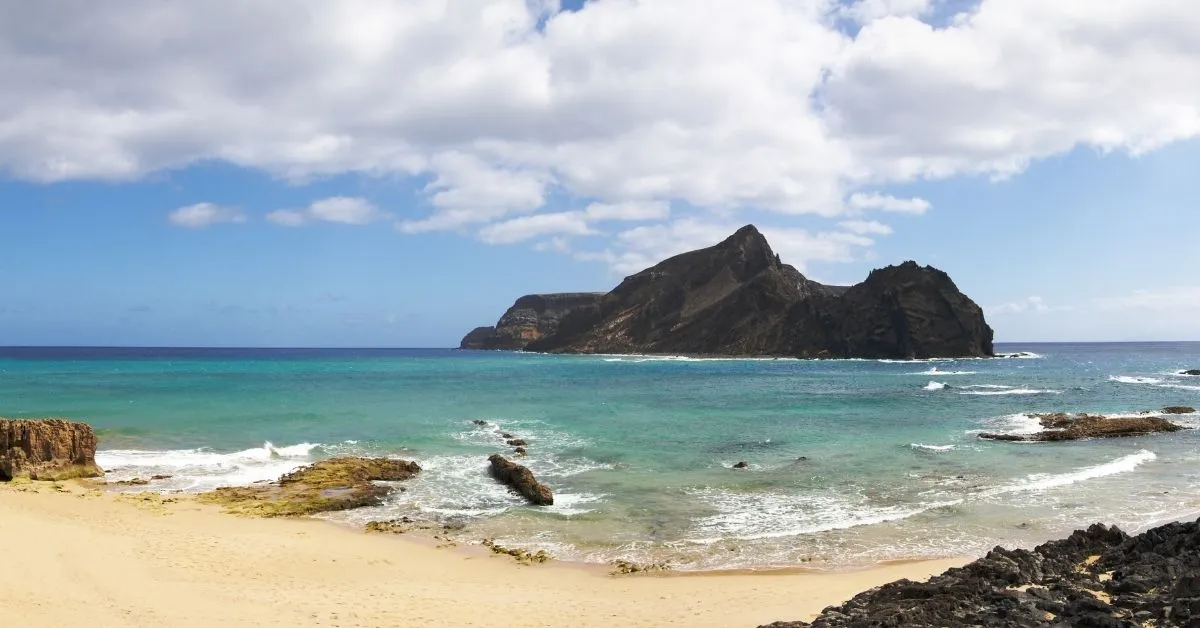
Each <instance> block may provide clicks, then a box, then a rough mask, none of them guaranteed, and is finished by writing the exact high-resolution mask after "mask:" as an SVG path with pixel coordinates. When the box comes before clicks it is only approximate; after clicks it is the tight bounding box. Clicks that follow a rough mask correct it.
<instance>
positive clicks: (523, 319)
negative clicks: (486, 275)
mask: <svg viewBox="0 0 1200 628" xmlns="http://www.w3.org/2000/svg"><path fill="white" fill-rule="evenodd" d="M603 296H604V293H602V292H579V293H562V294H530V295H526V296H523V297H521V298H519V299H517V302H516V303H514V304H513V305H512V307H510V308H508V311H507V312H505V313H504V316H501V317H500V320H499V322H497V323H496V325H495V326H494V327H476V328H475V329H472V330H471V332H470V333H468V334H467V335H466V336H464V337H463V339H462V342H461V343H459V348H460V349H509V350H517V349H524V348H525V347H526V346H527V345H528V344H529V343H531V342H534V341H536V340H540V339H542V338H544V337H546V336H552V335H554V333H555V332H556V331H558V323H559V321H560V320H562V317H563V316H565V315H566V314H567V313H568V312H570V311H572V310H574V309H577V308H580V307H584V306H587V305H592V304H594V303H596V302H597V301H599V300H600V298H601V297H603Z"/></svg>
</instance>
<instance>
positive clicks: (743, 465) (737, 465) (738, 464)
mask: <svg viewBox="0 0 1200 628" xmlns="http://www.w3.org/2000/svg"><path fill="white" fill-rule="evenodd" d="M733 468H734V469H748V468H750V464H749V463H747V462H746V461H745V460H743V461H741V462H735V463H734V465H733Z"/></svg>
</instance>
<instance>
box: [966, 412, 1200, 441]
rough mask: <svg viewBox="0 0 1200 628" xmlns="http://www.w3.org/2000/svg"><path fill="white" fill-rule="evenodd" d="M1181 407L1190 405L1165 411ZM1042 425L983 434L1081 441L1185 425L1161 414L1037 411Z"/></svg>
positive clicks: (991, 437) (1009, 438) (986, 436)
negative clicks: (1113, 415) (1036, 429)
mask: <svg viewBox="0 0 1200 628" xmlns="http://www.w3.org/2000/svg"><path fill="white" fill-rule="evenodd" d="M1181 410H1186V411H1191V408H1185V407H1182V406H1172V407H1169V408H1164V409H1163V412H1164V413H1166V414H1186V412H1180V411H1181ZM1031 416H1033V417H1035V418H1037V419H1038V420H1039V421H1040V422H1041V424H1042V431H1040V432H1035V433H1033V434H992V433H983V434H980V435H979V437H980V438H984V439H987V440H1007V441H1036V442H1051V441H1063V440H1079V439H1083V438H1116V437H1120V436H1145V435H1147V434H1155V433H1158V432H1178V431H1179V430H1185V429H1187V428H1186V427H1184V426H1182V425H1176V424H1175V423H1172V422H1170V421H1168V420H1166V419H1164V418H1162V417H1159V416H1140V417H1120V418H1110V417H1105V416H1099V415H1093V414H1067V413H1065V412H1055V413H1053V414H1034V415H1031Z"/></svg>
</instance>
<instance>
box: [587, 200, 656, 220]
mask: <svg viewBox="0 0 1200 628" xmlns="http://www.w3.org/2000/svg"><path fill="white" fill-rule="evenodd" d="M584 214H585V215H586V216H587V218H588V220H596V221H600V220H629V221H635V220H662V219H664V218H666V217H667V216H670V215H671V206H670V204H668V203H667V202H665V201H650V202H639V201H627V202H624V203H592V204H590V205H588V206H587V209H585V210H584Z"/></svg>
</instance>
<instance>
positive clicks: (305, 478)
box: [198, 456, 421, 517]
mask: <svg viewBox="0 0 1200 628" xmlns="http://www.w3.org/2000/svg"><path fill="white" fill-rule="evenodd" d="M420 471H421V467H420V466H419V465H418V464H417V463H415V462H409V461H407V460H394V459H391V458H356V457H352V456H342V457H339V458H330V459H328V460H322V461H320V462H317V463H314V464H311V465H309V466H307V467H303V468H301V469H297V470H295V471H293V472H291V473H288V474H286V475H284V476H282V477H280V478H279V480H277V481H275V482H268V483H263V484H255V485H251V486H233V487H224V488H218V489H216V490H213V491H209V492H207V493H202V494H200V496H199V497H198V499H199V500H200V501H202V502H206V503H211V504H220V505H221V506H224V507H225V509H226V510H227V511H229V512H233V513H236V514H245V515H256V516H259V517H295V516H301V515H311V514H315V513H318V512H330V511H335V510H348V509H351V508H360V507H363V506H377V505H379V504H380V503H381V502H382V500H383V498H384V497H385V496H386V495H387V494H389V493H391V492H392V491H393V490H395V488H394V487H391V486H387V485H383V484H377V483H376V482H398V481H401V480H407V479H409V478H411V477H412V476H414V475H416V474H417V473H419V472H420ZM401 490H403V489H401Z"/></svg>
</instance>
